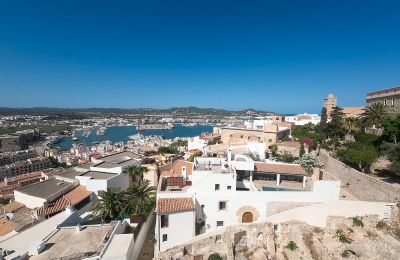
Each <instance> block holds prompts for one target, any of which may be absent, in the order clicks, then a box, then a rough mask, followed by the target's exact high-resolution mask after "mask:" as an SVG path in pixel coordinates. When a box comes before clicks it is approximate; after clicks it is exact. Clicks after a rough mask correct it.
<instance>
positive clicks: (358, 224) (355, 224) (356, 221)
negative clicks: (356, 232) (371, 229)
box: [353, 217, 364, 227]
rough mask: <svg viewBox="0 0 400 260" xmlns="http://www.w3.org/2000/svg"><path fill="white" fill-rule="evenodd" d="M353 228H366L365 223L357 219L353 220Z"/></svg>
mask: <svg viewBox="0 0 400 260" xmlns="http://www.w3.org/2000/svg"><path fill="white" fill-rule="evenodd" d="M353 226H355V227H364V222H362V220H361V219H359V218H357V217H355V218H353Z"/></svg>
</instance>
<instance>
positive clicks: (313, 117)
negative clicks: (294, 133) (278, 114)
mask: <svg viewBox="0 0 400 260" xmlns="http://www.w3.org/2000/svg"><path fill="white" fill-rule="evenodd" d="M285 121H286V122H289V123H294V124H295V125H306V124H309V123H311V124H313V125H316V124H319V122H320V121H321V116H320V115H318V114H307V113H304V114H298V115H294V116H285Z"/></svg>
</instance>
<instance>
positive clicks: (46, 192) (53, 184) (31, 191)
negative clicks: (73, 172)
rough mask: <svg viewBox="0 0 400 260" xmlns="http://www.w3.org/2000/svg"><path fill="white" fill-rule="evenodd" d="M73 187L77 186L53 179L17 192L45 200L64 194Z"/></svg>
mask: <svg viewBox="0 0 400 260" xmlns="http://www.w3.org/2000/svg"><path fill="white" fill-rule="evenodd" d="M75 186H77V184H76V183H73V182H68V181H64V180H59V179H57V178H54V177H53V178H49V179H48V180H45V181H41V182H37V183H34V184H31V185H28V186H25V187H22V188H20V189H18V191H20V192H22V193H25V194H27V195H30V196H34V197H39V198H42V199H46V200H47V199H50V198H51V197H52V196H54V195H56V194H58V193H60V194H63V193H66V192H68V191H69V190H71V189H72V188H73V187H75Z"/></svg>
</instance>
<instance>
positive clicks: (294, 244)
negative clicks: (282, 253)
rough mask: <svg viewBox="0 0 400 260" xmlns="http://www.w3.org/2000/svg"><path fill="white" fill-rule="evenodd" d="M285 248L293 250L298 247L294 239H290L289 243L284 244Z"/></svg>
mask: <svg viewBox="0 0 400 260" xmlns="http://www.w3.org/2000/svg"><path fill="white" fill-rule="evenodd" d="M285 248H287V249H289V250H290V251H292V252H293V251H295V250H296V249H297V248H299V247H298V246H297V244H296V243H295V242H294V241H292V240H290V241H289V243H288V244H287V245H286V246H285Z"/></svg>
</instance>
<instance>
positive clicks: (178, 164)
mask: <svg viewBox="0 0 400 260" xmlns="http://www.w3.org/2000/svg"><path fill="white" fill-rule="evenodd" d="M182 166H186V175H192V171H193V163H191V162H187V161H184V160H177V161H175V162H174V163H173V164H172V168H170V169H168V168H167V170H164V171H161V176H164V177H169V176H180V175H182Z"/></svg>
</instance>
